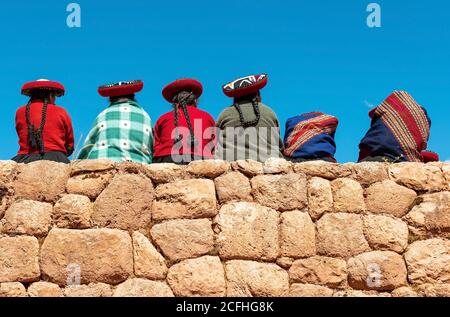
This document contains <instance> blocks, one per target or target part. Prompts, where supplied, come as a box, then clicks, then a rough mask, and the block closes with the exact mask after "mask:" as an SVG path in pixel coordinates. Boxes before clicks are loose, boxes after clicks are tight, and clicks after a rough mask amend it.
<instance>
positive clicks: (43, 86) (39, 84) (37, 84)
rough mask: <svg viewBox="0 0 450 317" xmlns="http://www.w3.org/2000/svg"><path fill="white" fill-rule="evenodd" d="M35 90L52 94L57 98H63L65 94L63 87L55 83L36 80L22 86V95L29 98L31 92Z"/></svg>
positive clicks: (46, 80)
mask: <svg viewBox="0 0 450 317" xmlns="http://www.w3.org/2000/svg"><path fill="white" fill-rule="evenodd" d="M36 90H44V91H48V92H54V93H55V94H56V96H57V97H61V96H64V93H65V92H66V91H65V89H64V86H63V85H62V84H60V83H58V82H56V81H51V80H48V79H38V80H36V81H32V82H29V83H26V84H25V85H23V87H22V95H25V96H31V94H32V92H33V91H36Z"/></svg>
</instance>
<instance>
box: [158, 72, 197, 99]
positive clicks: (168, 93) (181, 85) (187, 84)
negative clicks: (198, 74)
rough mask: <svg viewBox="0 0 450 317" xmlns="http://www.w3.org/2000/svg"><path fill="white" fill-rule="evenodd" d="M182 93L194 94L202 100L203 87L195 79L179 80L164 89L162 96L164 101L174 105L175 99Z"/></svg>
mask: <svg viewBox="0 0 450 317" xmlns="http://www.w3.org/2000/svg"><path fill="white" fill-rule="evenodd" d="M180 91H188V92H192V93H193V94H194V95H195V96H196V97H197V98H200V96H201V95H202V94H203V86H202V84H201V83H200V82H199V81H198V80H195V79H187V78H186V79H178V80H176V81H174V82H173V83H170V84H169V85H167V86H166V87H164V89H163V91H162V95H163V97H164V99H166V100H167V101H168V102H170V103H172V101H173V98H174V97H175V95H176V94H177V93H179V92H180Z"/></svg>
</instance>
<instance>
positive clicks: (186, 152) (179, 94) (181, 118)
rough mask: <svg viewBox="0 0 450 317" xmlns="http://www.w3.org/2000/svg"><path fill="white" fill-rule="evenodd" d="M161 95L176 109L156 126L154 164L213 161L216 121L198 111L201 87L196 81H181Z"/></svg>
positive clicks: (170, 85)
mask: <svg viewBox="0 0 450 317" xmlns="http://www.w3.org/2000/svg"><path fill="white" fill-rule="evenodd" d="M162 93H163V96H164V98H165V99H166V100H167V101H168V102H170V103H171V104H172V105H173V108H174V110H173V111H171V112H168V113H166V114H164V115H163V116H162V117H161V118H159V120H158V122H157V123H156V126H155V131H154V134H155V143H154V158H153V163H176V164H188V163H189V162H191V161H194V160H203V159H213V156H214V154H213V153H214V140H215V121H214V119H213V118H212V117H211V115H210V114H209V113H207V112H205V111H202V110H200V109H198V108H197V105H198V98H199V97H200V96H201V95H202V93H203V86H202V84H201V83H200V82H198V81H197V80H194V79H180V80H177V81H175V82H173V83H171V84H169V85H168V86H166V87H165V88H164V89H163V92H162Z"/></svg>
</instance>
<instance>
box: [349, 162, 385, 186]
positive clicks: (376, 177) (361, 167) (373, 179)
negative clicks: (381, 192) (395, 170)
mask: <svg viewBox="0 0 450 317" xmlns="http://www.w3.org/2000/svg"><path fill="white" fill-rule="evenodd" d="M388 167H389V164H387V163H375V162H365V163H359V164H355V165H354V166H353V173H352V175H351V177H352V178H353V179H354V180H356V181H357V182H359V183H360V184H362V185H365V186H367V185H371V184H374V183H379V182H383V181H385V180H387V179H389V173H388Z"/></svg>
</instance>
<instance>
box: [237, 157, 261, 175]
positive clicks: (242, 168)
mask: <svg viewBox="0 0 450 317" xmlns="http://www.w3.org/2000/svg"><path fill="white" fill-rule="evenodd" d="M231 167H232V168H233V170H235V171H238V172H241V173H242V174H244V175H246V176H248V177H254V176H257V175H262V174H264V165H263V164H262V163H260V162H256V161H253V160H241V161H236V162H233V163H231Z"/></svg>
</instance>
